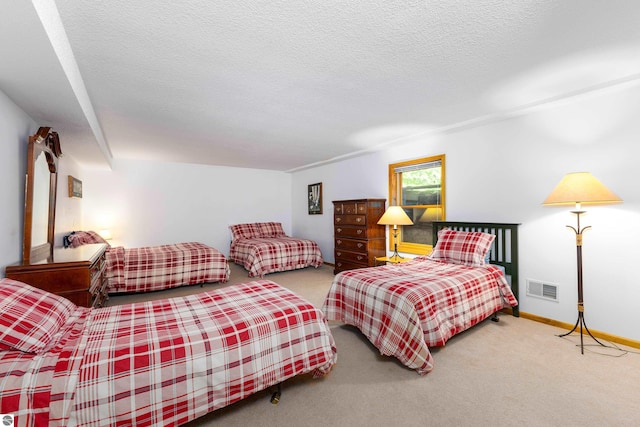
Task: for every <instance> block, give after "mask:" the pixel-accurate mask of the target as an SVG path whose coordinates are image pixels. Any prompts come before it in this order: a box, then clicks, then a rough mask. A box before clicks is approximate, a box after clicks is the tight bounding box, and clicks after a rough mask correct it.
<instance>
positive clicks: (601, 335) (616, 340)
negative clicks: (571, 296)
mask: <svg viewBox="0 0 640 427" xmlns="http://www.w3.org/2000/svg"><path fill="white" fill-rule="evenodd" d="M520 317H523V318H525V319H529V320H533V321H536V322H540V323H544V324H546V325H549V326H555V327H558V328H562V329H566V330H568V331H570V330H571V329H573V324H571V323H565V322H560V321H558V320H553V319H547V318H546V317H542V316H537V315H535V314H531V313H523V312H522V311H521V312H520ZM589 331H590V332H591V334H592V335H593V336H594V337H596V338H601V339H603V340H605V341H610V342H614V343H617V344H622V345H626V346H628V347H633V348H640V341H636V340H631V339H628V338H624V337H619V336H616V335H611V334H608V333H606V332H600V331H594V330H593V329H591V328H589Z"/></svg>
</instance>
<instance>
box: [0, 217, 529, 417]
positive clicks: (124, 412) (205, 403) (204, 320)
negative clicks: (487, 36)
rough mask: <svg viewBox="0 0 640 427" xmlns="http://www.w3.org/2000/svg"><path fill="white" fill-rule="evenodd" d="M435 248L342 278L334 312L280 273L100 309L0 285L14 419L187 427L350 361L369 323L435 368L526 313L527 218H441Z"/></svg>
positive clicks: (2, 367) (6, 383) (0, 401)
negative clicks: (476, 332)
mask: <svg viewBox="0 0 640 427" xmlns="http://www.w3.org/2000/svg"><path fill="white" fill-rule="evenodd" d="M434 236H435V237H436V239H437V243H436V246H435V248H434V251H433V253H432V254H431V255H430V256H428V257H418V258H416V259H414V260H412V261H409V262H406V263H402V264H396V265H387V266H382V267H371V268H363V269H357V270H349V271H344V272H341V273H339V274H338V275H336V276H335V277H334V279H333V282H332V284H331V287H330V290H329V292H328V295H327V297H326V299H325V301H324V304H323V307H322V309H321V310H320V309H318V308H316V307H314V306H313V305H312V304H311V303H309V302H307V301H306V300H304V299H303V298H301V297H300V296H298V295H296V294H294V293H292V292H291V291H289V290H287V289H285V288H282V287H280V286H279V285H277V284H276V283H273V282H271V281H268V280H257V281H253V282H249V283H243V284H238V285H232V286H229V287H225V288H222V289H218V290H215V291H208V292H201V293H197V294H194V295H190V296H185V297H175V298H171V299H164V300H155V301H148V302H143V303H134V304H127V305H122V306H115V307H105V308H99V309H88V308H83V307H77V306H75V305H74V304H72V303H71V302H69V301H68V300H66V299H64V298H62V297H59V296H56V295H53V294H50V293H47V292H45V291H42V290H39V289H37V288H33V287H31V286H29V285H26V284H23V283H20V282H16V281H13V280H10V279H2V280H0V390H2V393H1V395H0V413H3V414H12V415H13V416H15V417H16V422H15V425H41V424H47V423H50V425H70V424H73V425H95V424H97V423H100V424H136V425H181V424H184V423H187V422H189V421H190V420H193V419H195V418H197V417H200V416H202V415H204V414H205V413H207V412H211V411H214V410H216V409H219V408H222V407H224V406H227V405H230V404H232V403H234V402H236V401H238V400H240V399H243V398H245V397H247V396H248V395H250V394H253V393H255V392H258V391H260V390H264V389H266V388H268V387H271V386H273V385H277V384H280V383H282V382H283V381H285V380H286V379H288V378H291V377H293V376H296V375H302V374H309V375H311V376H313V377H322V376H324V375H327V374H328V373H329V372H330V371H331V369H332V367H333V365H334V364H335V363H336V361H337V350H336V346H335V343H334V340H333V337H332V335H331V330H330V328H329V326H328V323H327V321H328V320H335V321H339V322H343V323H347V324H350V325H354V326H356V327H358V328H359V329H360V330H361V331H362V333H363V334H364V335H365V336H366V337H367V338H368V339H369V340H370V341H371V342H372V343H373V344H374V345H375V346H376V347H377V348H378V349H379V351H380V353H381V354H384V355H390V356H394V357H397V358H398V359H399V360H400V361H401V362H402V363H403V364H404V365H406V366H407V367H408V368H410V369H414V370H416V371H417V372H418V373H419V374H421V375H422V374H426V373H428V372H430V371H431V370H432V369H433V357H432V356H431V354H430V352H429V347H430V346H441V345H444V344H445V343H446V341H447V340H448V339H449V338H451V337H452V336H453V335H454V334H456V333H459V332H461V331H463V330H466V329H468V328H470V327H472V326H473V325H475V324H477V323H479V322H480V321H483V320H485V319H486V318H488V317H491V316H493V315H495V313H496V312H498V311H500V310H503V309H505V308H510V309H511V311H512V313H513V314H514V315H516V316H517V315H518V311H517V295H518V293H517V289H518V263H517V258H518V248H517V225H514V224H490V223H452V222H439V223H435V224H434Z"/></svg>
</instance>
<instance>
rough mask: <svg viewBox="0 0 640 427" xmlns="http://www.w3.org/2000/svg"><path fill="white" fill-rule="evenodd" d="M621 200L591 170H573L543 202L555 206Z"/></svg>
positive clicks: (618, 201) (616, 201)
mask: <svg viewBox="0 0 640 427" xmlns="http://www.w3.org/2000/svg"><path fill="white" fill-rule="evenodd" d="M620 202H622V199H620V197H618V196H616V195H615V194H614V193H613V192H612V191H611V190H609V189H608V188H607V187H605V185H604V184H603V183H601V182H600V181H598V179H597V178H596V177H594V176H593V175H591V174H590V173H589V172H573V173H568V174H566V175H565V176H564V178H562V180H561V181H560V182H559V183H558V185H556V187H555V188H554V189H553V191H552V192H551V194H549V195H548V196H547V198H546V199H545V200H544V202H542V204H543V205H544V206H554V205H571V204H574V203H576V204H594V203H620Z"/></svg>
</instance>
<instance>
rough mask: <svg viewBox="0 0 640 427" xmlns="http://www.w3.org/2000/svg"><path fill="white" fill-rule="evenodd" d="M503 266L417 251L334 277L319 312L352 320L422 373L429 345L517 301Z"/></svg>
mask: <svg viewBox="0 0 640 427" xmlns="http://www.w3.org/2000/svg"><path fill="white" fill-rule="evenodd" d="M517 304H518V302H517V301H516V298H515V296H514V295H513V293H512V292H511V289H510V287H509V284H508V282H507V280H506V278H505V276H504V273H503V272H502V270H501V269H500V268H499V267H497V266H495V265H485V266H483V267H467V266H462V265H457V264H449V263H445V262H438V261H433V260H430V259H428V258H427V257H419V258H416V259H414V260H412V261H409V262H406V263H403V264H395V265H387V266H383V267H371V268H362V269H357V270H349V271H343V272H341V273H339V274H337V275H336V276H335V277H334V280H333V283H332V285H331V288H330V291H329V294H328V295H327V297H326V299H325V302H324V305H323V307H322V310H323V312H324V313H325V315H326V316H327V319H328V320H337V321H340V322H344V323H346V324H349V325H353V326H356V327H357V328H358V329H360V331H361V332H362V333H363V334H364V335H365V336H366V337H367V338H368V339H369V341H371V343H372V344H373V345H375V346H376V348H378V350H379V351H380V353H381V354H383V355H386V356H394V357H396V358H398V359H399V360H400V361H401V362H402V363H403V364H404V365H406V366H407V367H409V368H411V369H415V370H416V371H417V372H418V373H419V374H420V375H424V374H426V373H428V372H430V371H431V370H432V369H433V364H434V362H433V357H432V355H431V353H430V351H429V346H442V345H444V344H445V343H446V342H447V340H448V339H449V338H451V337H452V336H453V335H455V334H457V333H459V332H462V331H464V330H466V329H469V328H470V327H472V326H473V325H475V324H477V323H479V322H481V321H482V320H484V319H486V318H487V317H489V316H491V315H492V314H493V313H495V312H496V311H498V310H500V309H502V308H504V307H507V306H510V307H513V306H515V305H517Z"/></svg>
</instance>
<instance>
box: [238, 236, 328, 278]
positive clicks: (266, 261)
mask: <svg viewBox="0 0 640 427" xmlns="http://www.w3.org/2000/svg"><path fill="white" fill-rule="evenodd" d="M229 259H231V260H232V261H233V262H235V263H237V264H240V265H242V266H243V267H244V268H245V269H246V270H247V271H248V272H249V277H264V275H265V274H268V273H274V272H276V271H289V270H296V269H298V268H305V267H309V266H313V267H316V268H317V267H319V266H321V265H322V262H323V260H322V253H321V252H320V247H319V246H318V244H317V243H316V242H314V241H313V240H307V239H298V238H294V237H277V238H260V239H239V240H234V241H233V242H232V243H231V250H230V252H229Z"/></svg>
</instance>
